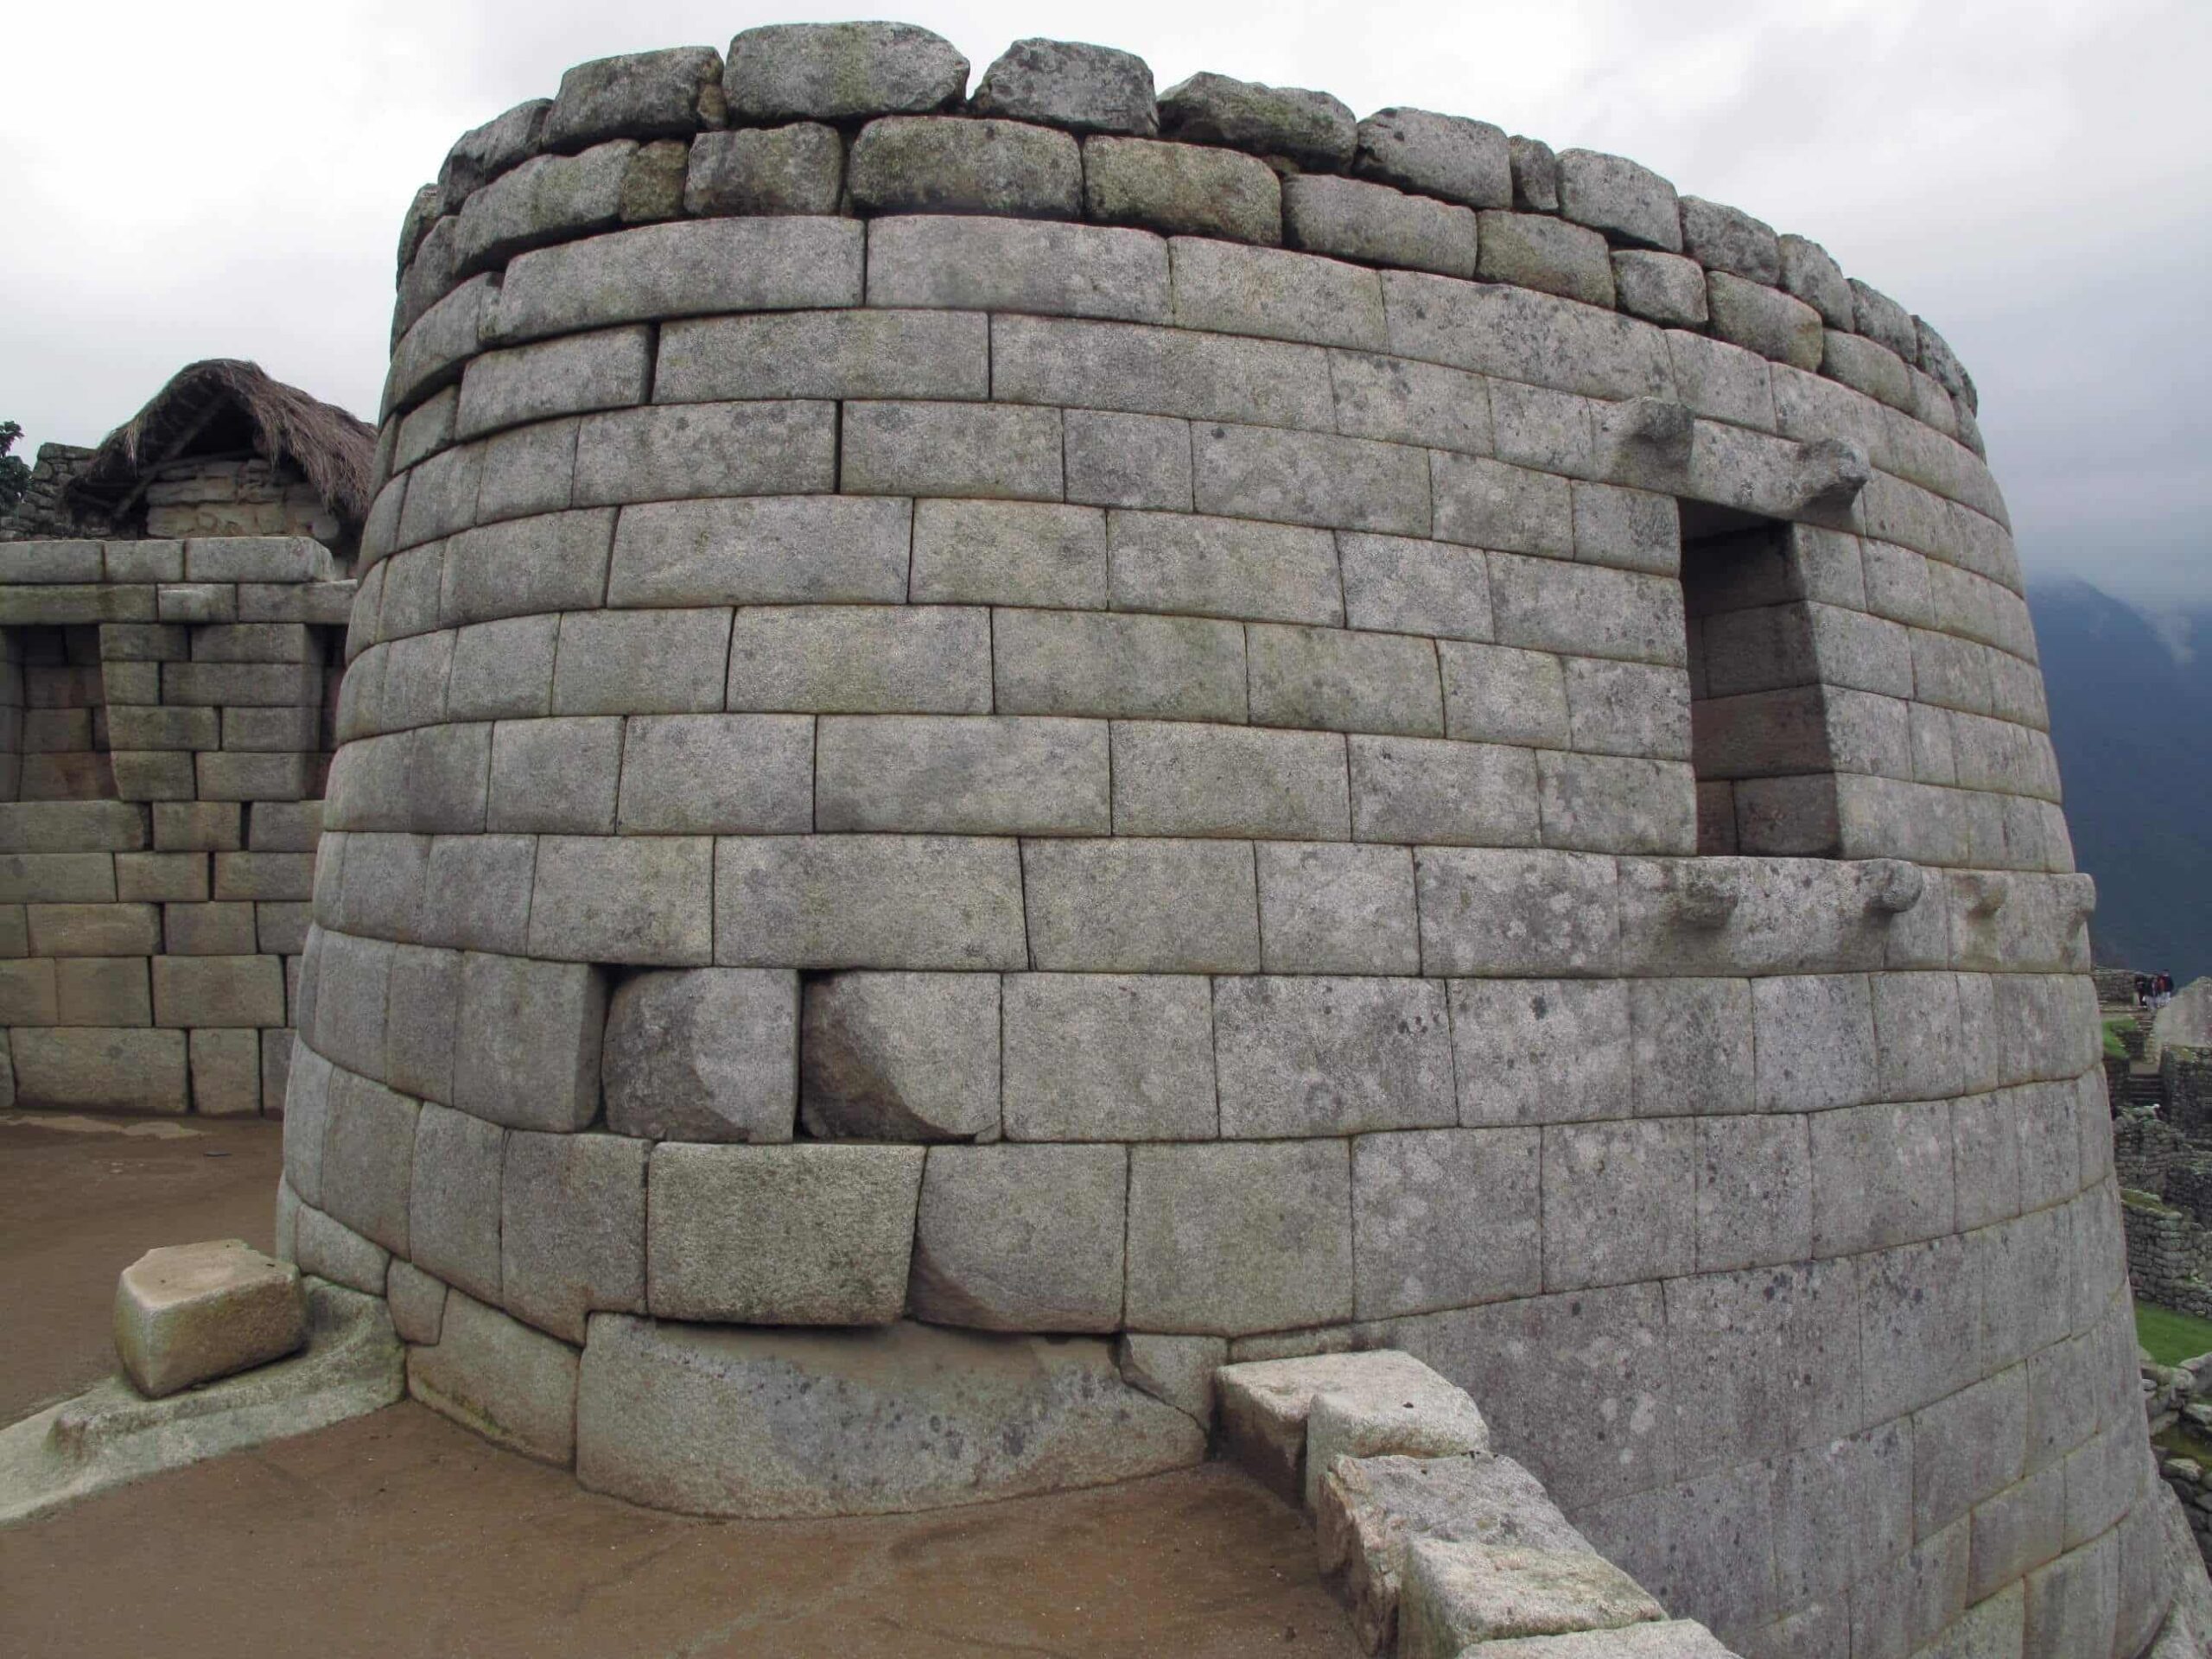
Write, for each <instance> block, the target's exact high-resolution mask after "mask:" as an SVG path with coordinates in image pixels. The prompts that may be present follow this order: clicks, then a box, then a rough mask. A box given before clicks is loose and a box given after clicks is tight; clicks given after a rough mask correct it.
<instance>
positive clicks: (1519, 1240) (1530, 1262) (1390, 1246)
mask: <svg viewBox="0 0 2212 1659" xmlns="http://www.w3.org/2000/svg"><path fill="white" fill-rule="evenodd" d="M1541 1157H1542V1150H1541V1135H1539V1132H1538V1131H1536V1130H1535V1129H1533V1128H1526V1129H1523V1128H1497V1129H1459V1128H1438V1129H1414V1130H1408V1131H1406V1132H1404V1133H1402V1134H1394V1135H1361V1136H1360V1137H1359V1138H1358V1139H1357V1140H1355V1141H1353V1142H1352V1169H1351V1179H1352V1227H1353V1231H1354V1234H1355V1243H1356V1244H1357V1249H1356V1251H1355V1257H1356V1262H1357V1269H1358V1275H1357V1287H1356V1290H1357V1304H1358V1306H1357V1313H1358V1316H1359V1317H1360V1318H1361V1319H1389V1318H1392V1317H1395V1316H1397V1315H1400V1314H1408V1313H1428V1312H1430V1311H1432V1310H1433V1309H1438V1308H1451V1307H1465V1306H1472V1305H1474V1304H1476V1303H1478V1302H1489V1301H1496V1300H1500V1299H1501V1298H1504V1297H1510V1296H1526V1295H1534V1294H1535V1293H1536V1292H1537V1291H1538V1290H1539V1289H1541V1287H1542V1282H1543V1264H1542V1260H1541V1254H1542V1242H1543V1241H1542V1229H1541V1214H1542V1207H1543V1205H1542V1194H1541V1191H1540V1190H1539V1180H1538V1177H1539V1174H1540V1172H1541ZM1469 1192H1480V1193H1482V1194H1483V1195H1484V1196H1483V1201H1482V1202H1481V1203H1480V1204H1469V1203H1465V1202H1464V1201H1463V1199H1462V1195H1464V1194H1465V1193H1469Z"/></svg>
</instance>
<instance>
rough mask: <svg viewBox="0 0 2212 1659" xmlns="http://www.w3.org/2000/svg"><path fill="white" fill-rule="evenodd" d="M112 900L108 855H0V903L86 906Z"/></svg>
mask: <svg viewBox="0 0 2212 1659" xmlns="http://www.w3.org/2000/svg"><path fill="white" fill-rule="evenodd" d="M115 896H116V890H115V858H114V855H112V854H109V853H104V852H103V853H0V902H4V903H7V904H11V905H20V904H61V905H87V904H101V903H105V902H107V901H110V900H112V899H114V898H115Z"/></svg>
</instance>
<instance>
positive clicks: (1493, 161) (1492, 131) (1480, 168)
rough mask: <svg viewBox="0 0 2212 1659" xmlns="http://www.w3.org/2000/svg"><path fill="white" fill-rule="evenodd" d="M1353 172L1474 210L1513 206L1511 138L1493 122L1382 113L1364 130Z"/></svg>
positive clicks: (1360, 132)
mask: <svg viewBox="0 0 2212 1659" xmlns="http://www.w3.org/2000/svg"><path fill="white" fill-rule="evenodd" d="M1352 171H1353V172H1354V173H1356V174H1357V175H1359V176H1360V177H1361V178H1366V179H1380V180H1382V181H1383V182H1385V183H1387V184H1395V185H1396V186H1398V187H1399V188H1401V189H1405V190H1417V191H1419V192H1421V194H1423V195H1428V196H1439V197H1441V198H1442V199H1443V200H1446V201H1456V202H1461V203H1464V204H1465V206H1467V207H1511V206H1512V205H1513V165H1512V156H1511V153H1510V149H1509V147H1508V143H1507V140H1506V137H1505V134H1504V132H1503V130H1500V129H1499V128H1497V127H1494V126H1492V125H1491V124H1490V123H1489V122H1487V121H1471V120H1468V119H1467V118H1465V117H1464V116H1456V115H1437V114H1434V113H1433V112H1432V111H1427V110H1409V109H1397V108H1393V109H1388V110H1377V111H1376V112H1375V113H1374V114H1373V115H1370V116H1369V117H1368V118H1367V119H1366V120H1364V121H1363V122H1361V123H1360V124H1359V127H1358V140H1357V155H1356V156H1355V157H1354V160H1353V162H1352Z"/></svg>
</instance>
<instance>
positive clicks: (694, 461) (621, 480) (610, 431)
mask: <svg viewBox="0 0 2212 1659" xmlns="http://www.w3.org/2000/svg"><path fill="white" fill-rule="evenodd" d="M837 442H838V439H837V405H836V404H829V403H819V402H804V401H797V400H783V401H764V402H760V403H751V404H681V405H675V404H667V405H660V404H656V405H653V406H651V407H648V408H645V409H626V410H614V411H613V412H611V413H607V414H602V415H588V416H585V417H584V420H583V424H582V426H581V427H579V428H578V429H577V431H576V481H575V497H574V499H575V504H576V505H578V506H580V507H594V506H605V505H610V504H613V503H620V502H632V501H676V500H683V499H689V498H690V497H695V496H708V495H809V494H817V493H824V492H827V491H830V490H834V489H836V461H837Z"/></svg>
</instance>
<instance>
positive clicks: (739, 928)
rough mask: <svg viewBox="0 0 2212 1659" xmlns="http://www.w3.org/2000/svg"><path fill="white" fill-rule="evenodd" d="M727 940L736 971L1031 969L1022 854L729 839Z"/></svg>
mask: <svg viewBox="0 0 2212 1659" xmlns="http://www.w3.org/2000/svg"><path fill="white" fill-rule="evenodd" d="M1086 844H1088V843H1086ZM715 939H716V941H717V950H716V960H717V961H718V962H720V963H722V964H723V965H724V966H731V967H778V968H885V969H970V970H972V969H1018V968H1021V967H1024V966H1026V965H1027V960H1028V950H1027V944H1026V943H1025V940H1024V937H1023V925H1022V871H1021V867H1020V854H1019V852H1018V850H1017V849H1016V846H1015V844H1014V842H1009V841H998V840H991V839H985V838H973V839H971V838H966V837H960V836H837V837H823V838H817V837H812V836H798V837H791V836H763V837H746V836H724V837H722V838H721V839H720V840H718V841H717V842H715Z"/></svg>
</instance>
